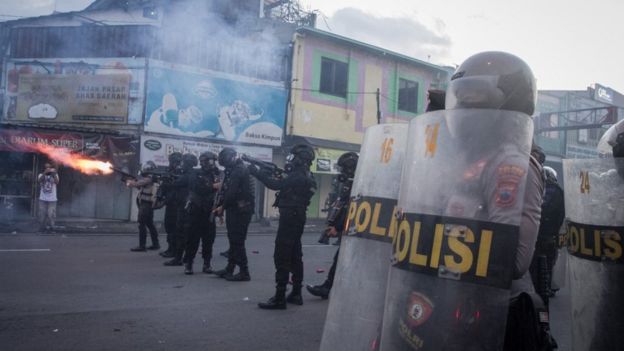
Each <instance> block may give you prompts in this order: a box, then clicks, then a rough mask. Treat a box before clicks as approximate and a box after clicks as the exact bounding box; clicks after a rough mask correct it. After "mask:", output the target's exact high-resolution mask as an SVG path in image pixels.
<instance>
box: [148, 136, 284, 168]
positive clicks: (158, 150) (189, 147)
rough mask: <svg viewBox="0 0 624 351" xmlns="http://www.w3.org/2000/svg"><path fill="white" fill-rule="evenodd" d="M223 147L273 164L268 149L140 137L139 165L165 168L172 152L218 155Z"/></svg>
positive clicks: (270, 151)
mask: <svg viewBox="0 0 624 351" xmlns="http://www.w3.org/2000/svg"><path fill="white" fill-rule="evenodd" d="M224 147H232V148H234V149H236V151H237V152H239V153H241V154H247V155H249V156H252V157H254V158H257V159H259V160H262V161H267V162H273V151H272V150H271V148H268V147H257V146H241V145H225V144H217V143H210V142H204V141H194V140H188V139H174V138H163V137H157V136H151V135H142V136H141V163H142V164H144V163H145V162H147V161H153V162H154V163H155V164H156V165H157V166H167V165H168V164H169V161H168V157H169V155H170V154H172V153H173V152H180V153H183V154H185V153H192V154H194V155H195V156H198V157H199V155H200V154H201V153H202V152H205V151H211V152H214V153H216V154H219V152H220V151H221V150H223V148H224Z"/></svg>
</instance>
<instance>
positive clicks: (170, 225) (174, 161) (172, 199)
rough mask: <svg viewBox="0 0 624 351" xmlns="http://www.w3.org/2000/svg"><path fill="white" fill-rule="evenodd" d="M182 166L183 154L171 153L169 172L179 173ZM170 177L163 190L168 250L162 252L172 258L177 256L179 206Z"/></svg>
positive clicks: (164, 255)
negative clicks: (176, 241) (171, 186)
mask: <svg viewBox="0 0 624 351" xmlns="http://www.w3.org/2000/svg"><path fill="white" fill-rule="evenodd" d="M181 166H182V154H181V153H179V152H173V153H171V155H169V167H168V168H167V172H169V174H172V175H179V174H180V171H181ZM169 183H170V179H167V180H165V181H163V184H162V185H161V191H162V193H163V195H164V197H165V231H166V232H167V250H165V251H163V252H161V253H160V255H161V256H162V257H165V258H172V257H173V256H175V231H176V225H177V220H178V206H179V204H178V203H177V202H176V196H175V192H174V191H173V189H171V188H169V187H168V185H169Z"/></svg>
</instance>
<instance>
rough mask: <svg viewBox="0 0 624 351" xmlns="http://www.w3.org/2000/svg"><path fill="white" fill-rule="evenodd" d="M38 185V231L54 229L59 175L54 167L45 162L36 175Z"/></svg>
mask: <svg viewBox="0 0 624 351" xmlns="http://www.w3.org/2000/svg"><path fill="white" fill-rule="evenodd" d="M37 181H38V182H39V186H40V188H41V190H40V192H39V223H40V227H39V231H40V232H47V231H54V220H55V219H56V202H57V198H56V186H57V185H58V183H59V176H58V173H57V171H56V168H54V166H53V165H52V164H51V163H50V162H46V163H45V164H44V167H43V172H42V173H39V176H38V177H37Z"/></svg>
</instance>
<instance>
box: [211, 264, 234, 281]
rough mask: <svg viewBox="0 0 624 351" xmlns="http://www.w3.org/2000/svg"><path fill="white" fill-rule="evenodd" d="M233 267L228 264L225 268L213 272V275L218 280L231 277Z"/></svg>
mask: <svg viewBox="0 0 624 351" xmlns="http://www.w3.org/2000/svg"><path fill="white" fill-rule="evenodd" d="M235 267H236V266H235V265H234V263H228V264H227V266H225V268H223V269H221V270H218V271H215V272H214V274H216V275H217V277H219V278H225V277H231V276H232V273H234V268H235Z"/></svg>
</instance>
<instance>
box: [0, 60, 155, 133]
mask: <svg viewBox="0 0 624 351" xmlns="http://www.w3.org/2000/svg"><path fill="white" fill-rule="evenodd" d="M145 64H146V60H145V58H106V59H102V58H63V59H38V60H37V61H33V60H27V59H14V60H9V61H8V62H7V64H6V75H5V81H4V83H5V86H6V94H5V96H4V109H3V110H4V115H3V116H4V118H5V120H7V121H19V122H46V123H51V122H60V123H98V124H126V123H128V124H139V123H142V122H143V107H144V106H145Z"/></svg>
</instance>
